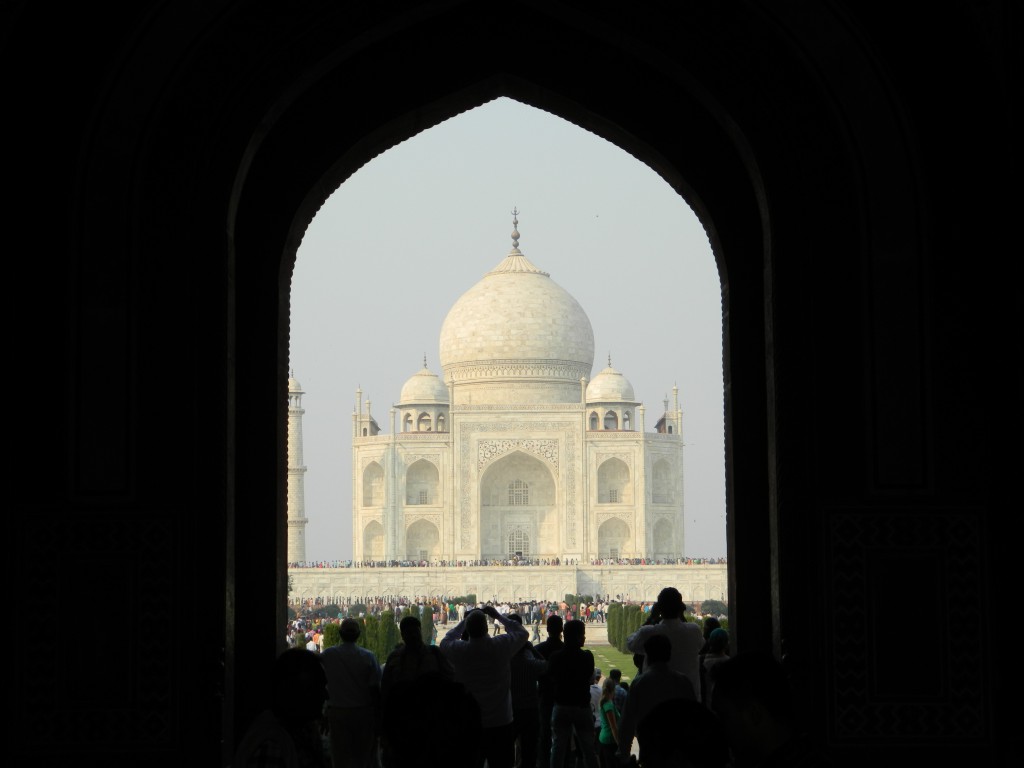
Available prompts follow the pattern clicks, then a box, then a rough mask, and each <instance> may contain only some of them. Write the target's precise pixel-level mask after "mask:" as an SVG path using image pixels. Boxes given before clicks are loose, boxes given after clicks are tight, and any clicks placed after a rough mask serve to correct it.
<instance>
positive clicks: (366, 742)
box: [320, 619, 381, 768]
mask: <svg viewBox="0 0 1024 768" xmlns="http://www.w3.org/2000/svg"><path fill="white" fill-rule="evenodd" d="M361 632H362V628H361V627H360V625H359V622H358V621H357V620H355V619H345V620H344V621H342V622H341V644H340V645H335V646H333V647H331V648H328V649H327V650H326V651H324V652H323V653H322V654H320V662H321V663H322V664H323V666H324V670H325V671H326V672H327V690H328V692H329V693H330V699H329V700H328V702H327V722H328V725H329V727H330V740H331V763H332V765H333V767H334V768H349V767H351V768H369V767H370V766H373V765H375V764H376V759H377V735H378V734H377V723H378V719H379V717H380V678H381V669H380V664H379V663H378V661H377V657H376V656H374V655H373V653H371V652H370V651H368V650H367V649H366V648H361V647H360V646H358V645H357V644H356V640H358V639H359V635H360V633H361Z"/></svg>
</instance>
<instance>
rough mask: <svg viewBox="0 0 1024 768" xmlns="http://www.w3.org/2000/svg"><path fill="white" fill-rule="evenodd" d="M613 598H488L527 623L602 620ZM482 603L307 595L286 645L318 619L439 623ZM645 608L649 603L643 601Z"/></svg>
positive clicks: (294, 605) (423, 597)
mask: <svg viewBox="0 0 1024 768" xmlns="http://www.w3.org/2000/svg"><path fill="white" fill-rule="evenodd" d="M613 599H615V600H616V601H619V602H621V596H618V595H617V596H614V598H613V596H612V595H599V596H598V597H597V598H593V597H590V596H585V597H582V598H581V599H579V601H577V602H565V601H564V600H563V601H554V600H522V601H515V602H508V601H505V602H498V601H491V604H492V605H493V606H494V607H495V609H496V610H497V611H498V612H499V613H500V614H502V615H503V616H508V615H509V614H513V613H514V614H517V615H519V616H520V617H522V619H523V621H524V622H525V623H526V624H527V625H528V626H537V625H541V624H544V623H545V622H546V621H547V619H548V617H549V616H554V615H557V616H560V617H561V618H562V619H563V620H566V621H568V620H570V619H574V618H575V619H580V620H581V621H583V622H586V623H588V624H589V623H595V622H597V623H602V624H603V623H604V622H605V621H606V619H607V611H608V605H609V604H610V603H611V601H612V600H613ZM482 605H483V603H477V602H473V603H470V602H467V601H466V600H465V599H462V598H450V597H428V596H426V595H415V596H413V597H411V598H410V597H402V596H399V595H362V596H358V597H351V598H341V599H339V600H338V601H336V602H333V603H327V602H326V601H325V599H324V598H322V597H318V598H308V599H306V600H301V601H294V602H292V603H291V604H290V607H291V608H292V610H293V611H294V612H295V618H294V619H292V620H291V621H290V622H289V626H288V629H287V637H288V642H289V645H295V644H296V643H297V642H298V640H297V636H298V635H301V634H302V633H303V632H305V634H306V637H305V640H306V641H308V640H309V639H310V637H309V635H310V633H312V632H314V631H315V628H316V627H315V625H316V624H317V623H318V621H319V620H321V619H340V618H343V617H345V616H350V615H352V616H353V617H355V618H359V617H361V616H380V615H382V614H384V613H385V612H389V611H390V612H391V614H392V615H394V616H400V615H403V614H406V613H410V612H412V613H415V614H416V615H418V616H419V617H420V619H421V620H425V619H427V618H429V620H430V623H431V624H434V625H440V626H442V627H444V626H446V625H448V624H450V623H453V622H458V621H461V620H462V619H463V618H464V617H465V615H466V612H467V611H469V610H472V609H473V608H474V607H480V606H482ZM643 605H644V606H645V608H646V609H649V606H650V604H649V603H646V604H643ZM500 631H501V625H500V623H498V622H495V632H500Z"/></svg>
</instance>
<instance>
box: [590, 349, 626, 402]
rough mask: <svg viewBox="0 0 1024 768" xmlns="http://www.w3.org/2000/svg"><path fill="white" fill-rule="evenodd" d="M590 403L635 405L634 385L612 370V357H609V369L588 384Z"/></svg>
mask: <svg viewBox="0 0 1024 768" xmlns="http://www.w3.org/2000/svg"><path fill="white" fill-rule="evenodd" d="M587 402H588V403H620V402H621V403H633V402H635V400H634V395H633V385H632V384H630V383H629V381H628V380H627V379H626V377H625V376H623V375H622V374H621V373H619V372H618V371H617V370H615V369H614V368H612V356H611V355H608V367H607V368H605V369H604V370H603V371H601V372H600V373H599V374H597V375H596V376H595V377H594V378H593V379H591V381H590V383H589V384H587Z"/></svg>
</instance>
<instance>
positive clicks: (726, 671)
mask: <svg viewBox="0 0 1024 768" xmlns="http://www.w3.org/2000/svg"><path fill="white" fill-rule="evenodd" d="M709 674H710V676H711V678H712V681H713V683H714V694H713V696H712V699H711V710H712V711H713V712H714V713H715V714H716V715H717V716H718V718H719V720H720V721H721V723H722V726H723V728H724V729H725V733H726V735H727V737H728V739H729V745H730V747H731V749H732V755H733V765H734V766H735V768H783V767H787V768H788V767H790V766H796V767H797V768H811V767H814V768H816V767H817V766H825V765H828V761H827V760H826V759H825V758H824V757H823V755H822V754H821V753H820V752H819V751H818V748H817V747H816V746H812V745H811V743H810V741H809V740H808V739H807V737H806V735H805V734H804V733H803V731H802V728H801V725H800V722H799V718H798V714H797V708H796V701H795V697H794V696H793V692H792V689H791V688H790V685H789V681H788V679H787V677H786V673H785V670H784V669H783V667H782V665H781V664H780V663H779V662H778V661H777V660H776V659H775V657H774V656H772V655H771V654H769V653H765V652H762V651H744V652H742V653H738V654H736V655H735V656H733V657H732V658H731V659H726V660H725V661H722V662H719V663H718V664H715V665H714V667H712V669H711V671H710V673H709Z"/></svg>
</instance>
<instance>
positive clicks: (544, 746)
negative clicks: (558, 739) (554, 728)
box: [536, 613, 565, 768]
mask: <svg viewBox="0 0 1024 768" xmlns="http://www.w3.org/2000/svg"><path fill="white" fill-rule="evenodd" d="M545 626H546V628H547V631H548V637H547V639H546V640H544V641H543V642H540V643H537V646H536V651H537V653H539V654H540V655H541V656H543V657H544V658H545V659H550V658H551V655H552V654H553V653H555V651H560V650H562V648H564V647H565V643H564V642H563V641H562V626H563V623H562V617H561V616H559V615H558V614H557V613H553V614H551V615H550V616H548V618H547V621H546V622H545ZM537 692H538V695H539V697H540V723H539V724H538V725H539V729H540V736H539V737H538V739H537V768H548V765H549V764H550V763H551V710H552V708H553V707H554V701H553V700H552V698H551V682H550V681H549V680H548V676H547V674H546V673H545V674H543V675H541V677H540V679H539V680H538V681H537Z"/></svg>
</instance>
